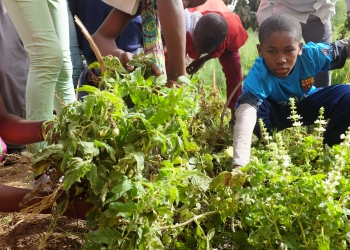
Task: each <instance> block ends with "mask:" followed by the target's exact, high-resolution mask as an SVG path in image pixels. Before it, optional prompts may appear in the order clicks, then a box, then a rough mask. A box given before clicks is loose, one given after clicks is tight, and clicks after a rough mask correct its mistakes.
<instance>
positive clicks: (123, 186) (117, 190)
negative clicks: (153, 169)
mask: <svg viewBox="0 0 350 250" xmlns="http://www.w3.org/2000/svg"><path fill="white" fill-rule="evenodd" d="M132 187H133V184H132V182H131V180H130V179H127V177H126V176H124V177H123V179H121V180H119V181H118V183H117V184H116V185H115V186H114V187H113V188H112V190H111V192H112V193H113V194H114V195H113V197H112V198H110V199H108V200H107V201H106V203H110V202H112V201H116V200H118V199H119V198H120V197H122V196H123V195H124V194H125V193H126V192H128V191H129V190H131V189H132Z"/></svg>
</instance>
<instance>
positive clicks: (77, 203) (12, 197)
mask: <svg viewBox="0 0 350 250" xmlns="http://www.w3.org/2000/svg"><path fill="white" fill-rule="evenodd" d="M29 192H31V190H30V189H24V188H17V187H10V186H5V185H0V204H1V206H0V212H10V213H13V212H20V211H21V209H22V208H21V207H20V206H19V204H20V203H21V201H22V200H23V198H24V196H26V195H27V194H28V193H29ZM46 195H48V194H47V193H41V194H40V195H39V197H38V198H34V199H33V200H32V201H31V202H30V204H27V205H32V204H35V203H36V202H39V201H40V199H41V198H43V197H45V196H46ZM40 197H41V198H40ZM91 208H93V205H92V204H90V203H86V202H85V201H84V199H83V198H80V197H76V198H75V199H74V200H73V201H72V203H70V205H69V206H68V208H67V210H66V212H65V213H64V215H66V216H68V217H70V218H77V219H85V215H86V214H87V212H88V211H89V210H90V209H91ZM41 213H43V214H50V213H51V209H45V210H43V211H42V212H41Z"/></svg>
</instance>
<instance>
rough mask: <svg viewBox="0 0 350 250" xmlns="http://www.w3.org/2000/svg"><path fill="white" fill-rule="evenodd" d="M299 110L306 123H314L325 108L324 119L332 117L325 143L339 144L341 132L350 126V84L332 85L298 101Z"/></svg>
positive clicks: (325, 135)
mask: <svg viewBox="0 0 350 250" xmlns="http://www.w3.org/2000/svg"><path fill="white" fill-rule="evenodd" d="M296 106H297V112H298V114H299V115H300V116H301V117H303V119H302V122H303V123H304V125H312V124H314V122H315V121H316V120H317V119H318V116H319V109H320V108H321V107H323V108H324V117H325V118H324V119H325V120H326V119H330V120H329V122H328V124H327V128H326V132H325V133H324V143H325V144H328V145H329V146H332V145H334V144H339V143H340V142H341V141H342V140H341V139H340V135H341V134H345V131H346V130H347V129H348V127H349V126H350V109H349V107H350V85H343V84H339V85H332V86H330V87H327V88H323V89H320V90H318V91H317V92H315V93H313V94H311V95H309V96H308V97H307V98H305V99H304V100H302V101H300V102H298V103H297V105H296Z"/></svg>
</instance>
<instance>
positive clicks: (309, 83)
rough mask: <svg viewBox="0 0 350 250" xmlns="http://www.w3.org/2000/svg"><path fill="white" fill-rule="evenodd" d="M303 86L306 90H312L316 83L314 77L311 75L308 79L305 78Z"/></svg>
mask: <svg viewBox="0 0 350 250" xmlns="http://www.w3.org/2000/svg"><path fill="white" fill-rule="evenodd" d="M300 82H301V87H302V88H303V89H304V90H310V89H311V87H312V86H313V85H314V77H313V76H312V77H309V78H307V79H304V80H301V81H300Z"/></svg>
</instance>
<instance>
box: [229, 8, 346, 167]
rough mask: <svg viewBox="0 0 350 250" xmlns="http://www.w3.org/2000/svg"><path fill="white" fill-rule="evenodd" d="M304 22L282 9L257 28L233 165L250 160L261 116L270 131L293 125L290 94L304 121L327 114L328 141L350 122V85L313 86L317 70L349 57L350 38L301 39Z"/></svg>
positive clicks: (311, 121)
mask: <svg viewBox="0 0 350 250" xmlns="http://www.w3.org/2000/svg"><path fill="white" fill-rule="evenodd" d="M301 37H302V32H301V26H300V24H299V22H298V20H297V19H295V18H294V17H292V16H290V15H287V14H282V15H277V14H276V15H273V16H271V17H269V18H267V19H266V20H265V21H264V22H263V23H262V24H261V26H260V28H259V42H260V44H258V45H257V49H258V53H259V58H257V59H256V61H255V63H254V65H253V67H252V68H251V70H250V72H249V73H248V76H247V78H246V80H245V81H244V84H243V92H242V95H241V96H240V97H239V100H238V104H237V105H238V108H237V110H236V123H235V127H234V136H233V148H234V160H233V165H234V166H235V167H240V166H244V165H246V164H247V163H249V158H250V147H251V138H252V133H254V134H256V135H257V136H259V135H260V127H259V125H258V123H257V120H258V119H260V118H261V119H262V120H263V122H264V124H265V126H266V129H267V130H268V131H269V132H272V131H273V130H277V131H280V130H283V129H285V128H288V127H292V124H293V121H292V120H290V119H288V117H289V116H290V106H289V105H288V104H289V102H290V101H289V100H290V98H294V100H295V102H296V111H297V113H298V114H299V115H300V117H302V118H301V122H302V123H303V125H312V124H314V122H315V121H316V120H317V118H318V115H319V110H320V108H321V107H323V108H324V118H325V119H329V122H328V125H327V128H326V131H325V133H324V144H328V145H329V146H332V145H334V144H339V143H340V142H341V140H342V139H341V138H340V136H341V135H342V134H344V133H345V131H346V130H347V129H348V127H349V126H350V108H349V107H350V85H345V84H338V85H332V86H329V87H326V88H316V87H314V79H315V76H316V74H317V73H318V72H323V71H328V70H333V69H339V68H342V67H343V66H344V64H345V61H346V58H349V57H350V47H349V46H350V39H349V38H347V39H344V40H340V41H336V42H332V43H317V44H315V43H312V42H310V43H307V44H303V43H302V42H301Z"/></svg>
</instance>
